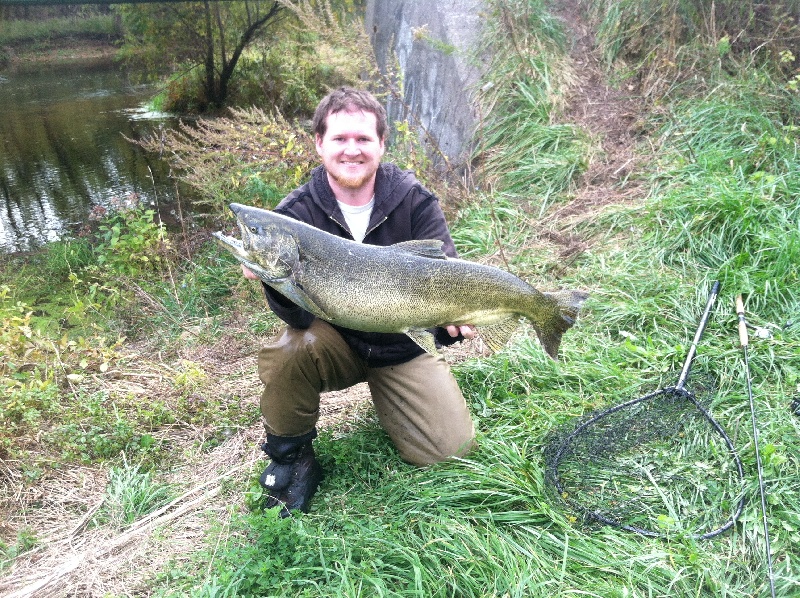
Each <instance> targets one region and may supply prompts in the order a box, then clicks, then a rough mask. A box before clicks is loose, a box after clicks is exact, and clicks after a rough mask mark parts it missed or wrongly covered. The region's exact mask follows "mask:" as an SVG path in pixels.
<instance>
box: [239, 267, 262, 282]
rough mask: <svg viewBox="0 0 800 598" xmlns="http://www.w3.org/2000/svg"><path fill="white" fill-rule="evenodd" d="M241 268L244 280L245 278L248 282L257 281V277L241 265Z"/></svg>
mask: <svg viewBox="0 0 800 598" xmlns="http://www.w3.org/2000/svg"><path fill="white" fill-rule="evenodd" d="M241 266H242V274H244V277H245V278H247V279H248V280H258V276H257V275H256V274H255V273H254V272H253V271H252V270H251V269H250V268H248V267H247V266H245V265H244V264H241Z"/></svg>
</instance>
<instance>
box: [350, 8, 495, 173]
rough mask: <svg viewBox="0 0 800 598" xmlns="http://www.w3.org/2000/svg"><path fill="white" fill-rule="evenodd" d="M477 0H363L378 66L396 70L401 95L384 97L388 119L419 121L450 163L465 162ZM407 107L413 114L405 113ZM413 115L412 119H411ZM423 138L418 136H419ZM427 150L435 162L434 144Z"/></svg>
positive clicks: (476, 69)
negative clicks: (399, 80) (400, 85)
mask: <svg viewBox="0 0 800 598" xmlns="http://www.w3.org/2000/svg"><path fill="white" fill-rule="evenodd" d="M483 10H485V5H484V2H483V1H482V0H447V1H435V0H434V1H430V2H427V1H421V0H368V2H367V11H366V18H365V25H366V27H367V31H368V32H369V33H370V35H371V38H372V44H373V47H374V48H375V54H376V57H377V59H378V65H379V67H380V68H381V70H382V71H383V72H384V73H386V72H387V65H389V69H388V72H391V71H397V70H398V69H399V72H398V73H397V74H398V75H400V77H401V80H402V95H403V97H402V99H400V98H396V97H391V96H390V97H389V99H388V102H387V111H388V113H389V119H390V122H394V121H402V120H409V121H410V122H412V123H414V124H417V125H421V126H422V127H424V129H425V130H426V131H427V133H429V134H430V135H431V136H432V137H433V138H434V140H435V141H434V142H433V143H431V141H430V140H429V139H428V140H426V141H427V142H428V143H431V145H432V146H433V145H435V146H438V149H439V150H441V152H442V153H444V154H445V155H446V156H447V158H448V160H449V162H450V164H451V165H452V166H460V165H463V164H464V163H465V162H466V159H467V158H468V157H469V153H470V149H471V148H470V142H471V140H472V134H473V131H474V128H475V123H476V121H477V115H476V111H475V108H474V106H473V103H472V97H473V95H474V87H475V84H476V83H477V81H478V78H479V76H480V64H481V61H480V60H476V58H475V55H474V49H475V47H476V45H477V43H478V40H479V37H480V34H481V27H482V24H483V20H484V19H483V17H482V16H481V11H483ZM409 112H411V113H413V114H414V115H415V118H409ZM415 119H418V120H415ZM423 138H424V137H423ZM430 149H433V150H434V151H432V152H429V153H430V155H431V157H432V158H433V159H434V160H435V161H436V162H437V164H441V163H442V162H443V160H441V159H440V157H439V156H438V152H437V151H435V150H436V148H435V147H431V148H430Z"/></svg>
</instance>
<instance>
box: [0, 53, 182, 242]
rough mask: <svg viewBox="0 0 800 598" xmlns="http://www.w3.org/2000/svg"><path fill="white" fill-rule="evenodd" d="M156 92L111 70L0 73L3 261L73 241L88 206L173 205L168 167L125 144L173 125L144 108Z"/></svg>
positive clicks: (85, 67)
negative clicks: (15, 253) (53, 243)
mask: <svg viewBox="0 0 800 598" xmlns="http://www.w3.org/2000/svg"><path fill="white" fill-rule="evenodd" d="M152 93H153V90H152V88H150V87H149V86H145V85H134V84H132V83H131V82H130V80H129V78H128V76H127V75H126V73H125V72H124V71H123V70H122V69H121V68H120V67H119V66H118V65H115V64H113V63H112V64H99V65H98V64H85V65H82V66H70V67H64V66H60V67H58V68H52V67H50V68H48V67H44V66H42V67H37V69H36V70H35V71H32V72H0V253H8V252H13V251H27V250H31V249H34V248H36V247H39V246H41V245H43V244H45V243H47V242H50V241H55V240H58V239H61V238H63V237H64V236H66V235H70V234H72V233H74V232H75V231H76V230H77V229H78V228H79V227H80V225H81V224H82V223H85V222H87V220H88V216H89V213H90V211H91V210H92V208H93V207H94V206H98V205H99V206H102V207H105V208H108V207H111V206H112V205H113V204H115V203H116V202H120V201H126V200H131V199H136V200H138V201H142V202H147V204H151V205H156V204H157V205H158V206H159V207H163V206H168V205H169V204H171V203H173V202H174V201H175V198H174V196H175V190H174V185H173V182H172V181H170V180H169V179H168V177H167V172H166V166H165V164H164V162H163V161H161V160H160V159H159V158H158V156H155V155H152V154H147V153H145V152H144V151H143V150H142V149H141V148H139V147H138V146H137V145H135V144H133V143H131V142H130V141H127V140H126V139H125V138H124V137H123V135H125V136H127V137H129V138H133V139H136V138H141V137H143V136H149V135H150V134H151V132H153V131H158V130H159V127H164V126H173V124H174V123H173V122H171V121H170V120H167V119H165V118H164V115H159V114H152V113H148V112H146V111H145V109H144V108H142V106H143V105H144V103H145V101H146V100H147V99H148V98H149V97H150V96H151V95H152ZM95 209H96V208H95Z"/></svg>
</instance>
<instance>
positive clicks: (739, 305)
mask: <svg viewBox="0 0 800 598" xmlns="http://www.w3.org/2000/svg"><path fill="white" fill-rule="evenodd" d="M736 314H737V315H738V316H739V343H740V344H741V345H742V347H746V346H747V343H748V338H747V322H746V321H745V319H744V302H743V301H742V296H741V295H737V296H736Z"/></svg>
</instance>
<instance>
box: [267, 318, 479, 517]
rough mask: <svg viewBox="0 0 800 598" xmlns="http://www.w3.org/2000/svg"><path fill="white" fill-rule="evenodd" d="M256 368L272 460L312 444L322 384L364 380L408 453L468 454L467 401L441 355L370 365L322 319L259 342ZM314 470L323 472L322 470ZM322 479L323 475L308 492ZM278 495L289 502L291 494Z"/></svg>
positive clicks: (420, 459) (425, 461) (471, 433)
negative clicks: (383, 364)
mask: <svg viewBox="0 0 800 598" xmlns="http://www.w3.org/2000/svg"><path fill="white" fill-rule="evenodd" d="M258 375H259V377H260V378H261V381H262V382H263V383H264V392H263V394H262V397H261V413H262V414H263V416H264V420H265V427H266V430H267V443H266V448H265V451H266V452H267V454H269V455H270V456H271V457H272V458H273V462H274V461H275V460H276V457H277V459H278V460H280V459H281V456H282V455H283V454H285V453H289V454H290V456H292V452H293V451H292V450H289V449H293V450H294V452H297V454H302V450H301V449H303V447H305V446H308V447H309V450H310V444H311V439H312V438H313V437H314V436H316V428H315V426H316V423H317V419H318V418H319V402H320V393H321V392H327V391H332V390H342V389H345V388H348V387H350V386H353V385H354V384H357V383H359V382H367V384H368V385H369V388H370V392H371V394H372V401H373V403H374V405H375V410H376V412H377V414H378V418H379V420H380V422H381V425H382V426H383V428H384V430H386V432H387V433H388V434H389V437H390V438H391V439H392V441H393V442H394V444H395V446H396V447H397V449H398V451H399V452H400V456H401V457H402V458H403V459H404V460H406V461H408V462H410V463H414V464H417V465H429V464H432V463H437V462H439V461H443V460H445V459H448V458H450V457H457V456H462V455H464V454H466V453H467V452H468V451H469V450H470V449H471V448H472V447H473V445H474V437H475V430H474V427H473V423H472V418H471V416H470V413H469V409H468V408H467V404H466V401H465V400H464V396H463V395H462V394H461V390H460V389H459V388H458V384H457V383H456V380H455V378H454V377H453V375H452V373H451V372H450V367H449V366H448V365H447V362H446V361H445V359H444V357H443V356H441V355H430V354H428V353H424V354H422V355H420V356H419V357H416V358H414V359H412V360H411V361H408V362H406V363H403V364H400V365H394V366H386V367H368V366H367V365H366V363H365V362H364V361H363V360H362V359H361V358H359V357H358V356H357V355H356V354H355V353H354V352H353V351H352V349H350V347H349V346H348V345H347V343H346V342H345V341H344V339H343V338H342V337H341V335H340V334H339V333H338V332H336V330H334V328H333V327H331V326H330V325H329V324H327V323H326V322H323V321H321V320H318V319H317V320H314V322H313V323H312V324H311V326H310V327H309V328H307V329H305V330H299V329H294V328H285V329H284V330H283V331H282V332H280V333H279V334H278V336H277V337H276V338H275V339H274V340H273V342H271V343H270V344H269V345H267V346H265V347H264V348H263V349H261V351H260V353H259V358H258ZM279 447H286V450H282V449H280V448H279ZM270 448H271V449H272V450H270ZM303 450H305V449H303ZM298 451H299V452H298ZM275 453H277V454H275ZM311 458H312V459H313V452H312V457H311ZM270 467H273V465H272V464H271V465H270ZM309 467H310V466H309ZM309 467H307V469H308V468H309ZM317 467H318V466H317ZM267 469H269V468H267ZM311 470H313V471H317V470H316V469H315V468H313V467H311ZM270 475H272V474H268V472H267V471H265V472H264V474H263V475H262V484H264V485H265V487H266V488H268V489H270V490H271V493H270V494H271V496H272V495H273V494H277V492H274V491H275V490H276V488H277V486H274V485H273V486H270V485H269V484H268V483H266V484H265V483H264V482H265V480H264V478H265V477H266V481H267V482H269V481H273V480H275V479H276V478H275V476H273V477H269V476H270ZM277 477H281V476H277ZM284 477H285V476H284ZM312 477H319V479H321V471H320V472H319V475H318V476H312ZM280 483H281V482H280V480H278V481H277V482H276V484H280ZM318 483H319V480H318V479H317V480H316V482H315V483H314V488H313V490H312V491H311V493H310V494H313V491H314V490H316V484H318ZM300 494H305V493H303V492H300ZM308 498H310V495H309V496H308ZM279 502H283V503H284V504H286V501H285V500H280V499H279ZM306 502H307V501H306ZM274 504H278V503H277V502H276V503H274ZM306 506H307V505H306V504H305V503H302V504H298V506H296V507H289V509H291V508H300V509H302V510H305V507H306Z"/></svg>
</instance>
